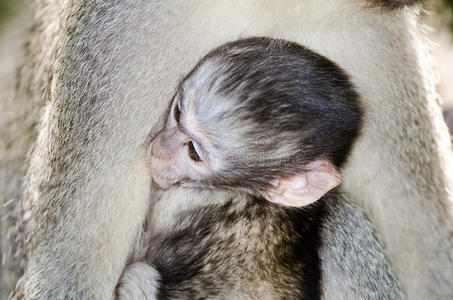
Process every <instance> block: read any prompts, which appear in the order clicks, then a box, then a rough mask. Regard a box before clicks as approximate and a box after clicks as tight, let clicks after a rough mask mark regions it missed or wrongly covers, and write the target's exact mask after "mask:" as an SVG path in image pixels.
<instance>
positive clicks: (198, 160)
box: [189, 141, 201, 162]
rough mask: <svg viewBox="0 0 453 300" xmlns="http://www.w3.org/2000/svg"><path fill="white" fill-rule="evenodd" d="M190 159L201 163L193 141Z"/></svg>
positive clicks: (190, 143)
mask: <svg viewBox="0 0 453 300" xmlns="http://www.w3.org/2000/svg"><path fill="white" fill-rule="evenodd" d="M189 157H190V159H191V160H193V161H196V162H200V161H201V158H200V155H198V153H197V150H196V149H195V146H194V145H193V143H192V141H190V142H189Z"/></svg>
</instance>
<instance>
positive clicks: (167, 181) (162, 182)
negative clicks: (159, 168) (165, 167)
mask: <svg viewBox="0 0 453 300" xmlns="http://www.w3.org/2000/svg"><path fill="white" fill-rule="evenodd" d="M151 177H152V179H153V181H154V183H156V184H157V185H158V186H159V187H160V188H161V189H164V190H168V189H169V188H171V187H172V186H174V185H175V184H177V183H178V182H177V181H175V180H172V179H171V178H165V177H161V176H159V175H152V176H151Z"/></svg>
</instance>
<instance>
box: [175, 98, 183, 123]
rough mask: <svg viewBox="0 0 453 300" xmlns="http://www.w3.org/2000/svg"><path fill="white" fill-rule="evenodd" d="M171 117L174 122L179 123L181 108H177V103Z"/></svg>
mask: <svg viewBox="0 0 453 300" xmlns="http://www.w3.org/2000/svg"><path fill="white" fill-rule="evenodd" d="M173 116H174V118H175V120H176V123H179V118H180V117H181V108H180V106H179V101H177V102H176V105H175V109H174V113H173Z"/></svg>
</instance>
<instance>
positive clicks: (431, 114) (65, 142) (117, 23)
mask: <svg viewBox="0 0 453 300" xmlns="http://www.w3.org/2000/svg"><path fill="white" fill-rule="evenodd" d="M415 2H417V1H409V0H408V1H403V0H399V1H398V0H379V1H377V0H375V1H372V0H368V1H367V0H331V1H326V3H323V4H322V5H321V4H320V3H319V1H316V0H285V1H278V2H276V1H264V0H263V1H260V2H258V1H252V0H247V1H226V0H225V1H208V0H201V1H200V0H199V1H177V0H169V1H165V2H163V1H162V2H161V1H152V2H151V1H147V2H146V1H104V2H101V3H100V2H98V1H92V0H85V1H80V2H75V1H72V2H70V1H65V2H63V3H62V2H60V1H57V0H48V1H43V0H42V1H38V7H37V13H36V21H35V22H36V25H35V27H34V32H33V35H32V39H31V43H30V45H29V47H28V49H29V51H28V56H27V57H26V61H25V66H24V68H23V70H22V72H23V74H24V76H22V77H21V82H20V84H19V87H20V88H21V87H23V88H24V89H26V88H29V87H30V84H32V85H31V87H32V89H31V90H28V92H30V93H31V95H26V96H27V97H33V98H38V99H41V101H40V102H38V103H37V104H35V106H34V107H40V105H44V109H43V111H42V114H41V122H40V125H39V127H38V137H37V139H36V141H35V144H34V147H33V154H32V155H31V158H30V165H29V167H28V173H27V174H28V175H27V177H26V181H25V191H24V197H23V206H24V213H23V223H22V224H23V228H24V232H25V234H24V239H23V246H24V252H25V261H26V268H25V273H24V275H23V277H22V279H21V280H20V281H19V284H18V286H17V296H21V295H25V297H26V298H43V299H46V298H52V299H53V298H60V297H63V295H65V296H67V297H68V298H77V299H79V298H95V299H109V298H111V297H112V294H113V291H114V288H115V285H116V283H117V280H118V278H119V276H120V274H121V272H122V269H123V267H124V265H125V263H126V260H127V259H128V257H129V256H133V255H134V249H135V248H136V247H135V245H136V242H137V241H138V240H139V237H140V232H141V226H142V221H143V220H144V218H145V211H146V208H147V206H148V202H149V196H150V192H149V191H150V186H149V184H150V178H149V174H148V173H147V172H146V167H145V166H144V164H145V158H144V157H145V155H144V153H145V151H146V150H147V149H146V145H147V141H148V139H149V133H150V132H151V135H154V134H155V133H156V132H157V131H158V130H159V129H160V126H161V125H162V118H163V115H164V113H163V109H162V108H161V107H166V103H167V101H168V99H170V93H171V91H172V89H171V87H173V86H175V85H176V82H177V80H178V79H179V76H181V74H184V73H186V72H187V71H188V70H189V69H190V68H191V66H192V65H193V64H194V63H195V62H196V61H197V59H198V58H200V57H201V56H202V55H203V54H205V53H206V52H208V51H209V50H210V49H211V48H213V47H214V46H217V45H219V44H221V43H224V42H226V41H230V40H235V39H237V38H240V37H246V36H270V37H279V38H285V39H289V40H293V41H296V42H298V43H301V44H303V45H306V46H307V47H309V48H312V49H313V50H315V51H317V52H319V53H321V54H323V55H325V56H327V57H328V58H330V59H331V60H333V61H335V62H337V63H338V64H339V65H340V66H341V67H342V68H344V69H345V70H346V71H347V72H348V73H349V74H351V76H352V79H353V81H354V83H355V85H356V86H357V87H358V90H359V93H360V94H361V95H362V96H363V100H364V107H365V109H366V113H367V118H366V120H365V125H364V132H363V136H362V137H361V138H360V140H359V141H358V143H357V146H356V148H355V149H354V152H353V153H352V156H351V162H350V164H349V165H348V166H347V167H346V170H345V173H344V183H345V186H346V189H347V191H349V192H350V193H351V195H352V198H353V199H355V200H356V201H357V202H359V203H360V204H361V205H362V206H363V207H364V208H365V209H366V210H367V212H368V214H369V216H370V218H371V219H372V221H373V222H374V224H375V225H376V227H377V228H378V230H379V231H380V232H381V233H382V236H383V238H384V241H385V242H386V245H387V247H388V250H389V255H390V258H391V260H392V261H393V263H394V265H395V268H396V271H397V274H398V275H399V277H400V280H401V283H402V285H403V287H404V288H405V290H406V292H407V294H408V296H409V298H410V299H448V298H449V297H451V296H452V291H451V282H452V278H453V274H452V273H453V267H452V266H453V262H452V260H453V259H452V257H451V255H452V254H451V253H449V250H450V249H451V245H452V240H451V239H452V232H453V229H452V222H451V214H452V212H451V203H450V202H449V201H450V200H449V199H450V198H449V197H450V195H449V191H450V189H451V181H450V175H449V174H448V173H447V172H446V170H448V169H450V168H451V166H452V163H451V158H450V149H449V148H450V143H449V136H448V132H447V129H446V126H445V124H444V123H443V121H442V119H441V110H440V107H439V104H438V101H437V95H436V94H435V92H434V81H433V80H432V74H431V71H430V62H429V61H427V58H426V57H425V54H426V49H425V46H424V38H423V35H421V33H420V28H419V25H418V24H417V20H416V13H417V9H416V8H413V7H411V5H412V4H415ZM42 45H44V46H42ZM34 87H36V88H34ZM19 92H20V91H19ZM150 119H155V122H154V123H147V121H148V120H150ZM30 137H31V138H32V137H33V134H31V135H30ZM6 157H8V154H7V156H6ZM450 252H451V251H450ZM55 270H58V271H57V272H55Z"/></svg>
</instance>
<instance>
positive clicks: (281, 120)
mask: <svg viewBox="0 0 453 300" xmlns="http://www.w3.org/2000/svg"><path fill="white" fill-rule="evenodd" d="M190 88H192V89H195V90H197V96H196V98H197V100H196V101H197V102H196V104H195V106H196V107H197V108H196V109H197V119H198V120H199V121H200V122H201V123H202V124H203V127H205V129H206V131H208V132H209V134H211V135H212V136H215V138H214V140H218V141H224V140H228V137H227V135H230V132H229V131H228V132H226V131H227V130H231V128H236V127H237V128H245V130H242V131H240V135H241V136H238V137H237V139H236V143H232V142H230V143H227V144H226V145H223V147H225V148H227V149H228V151H229V153H228V154H227V155H228V158H227V167H226V169H225V171H223V170H220V171H218V172H217V174H216V175H217V176H216V178H215V179H214V180H213V182H211V184H213V185H215V186H219V185H222V186H233V187H239V186H240V187H242V188H243V187H250V188H253V189H256V188H257V187H263V188H264V187H266V186H267V185H268V183H269V182H270V181H271V180H272V179H275V178H277V177H281V176H289V175H291V174H294V173H295V172H298V171H301V170H303V168H304V165H306V164H307V163H310V162H311V161H313V160H315V159H318V158H325V159H327V160H329V161H331V162H332V163H333V164H334V165H335V166H336V167H337V168H339V167H341V166H342V165H343V163H344V162H345V160H346V158H347V157H348V153H349V151H350V149H351V146H352V143H353V141H354V140H355V138H356V137H357V135H358V134H359V131H360V121H361V108H360V104H359V101H358V98H359V96H358V94H357V93H356V92H355V90H354V87H353V86H352V84H351V82H350V79H349V77H348V75H347V74H346V73H345V72H344V71H343V70H342V69H341V68H340V67H338V66H337V65H336V64H334V63H333V62H331V61H330V60H328V59H327V58H325V57H323V56H321V55H319V54H316V53H314V52H312V51H310V50H308V49H306V48H304V47H302V46H300V45H298V44H296V43H292V42H288V41H284V40H276V39H270V38H250V39H244V40H239V41H235V42H231V43H228V44H226V45H224V46H221V47H219V48H217V49H215V50H213V51H212V52H210V53H209V54H208V55H207V56H206V57H205V58H203V59H202V60H201V61H200V62H199V63H198V64H197V66H196V67H195V69H194V70H193V71H192V72H191V73H190V74H189V75H188V76H187V77H186V78H185V79H184V81H183V83H182V90H183V91H184V90H186V89H190ZM200 91H201V92H200ZM210 95H213V96H211V97H210ZM219 98H220V99H222V100H221V101H223V102H220V101H219V100H218V99H219ZM213 101H218V102H215V103H216V104H215V105H214V104H212V103H210V102H213ZM226 102H230V103H231V105H230V106H227V107H228V109H224V110H222V109H221V108H218V107H220V106H222V105H224V104H225V103H226ZM207 105H212V106H211V108H210V110H211V111H212V110H218V113H215V114H212V116H211V117H210V118H208V117H206V113H205V112H200V110H201V108H202V107H205V106H207ZM225 119H230V120H231V121H230V122H229V123H228V125H227V126H225V128H222V129H223V130H222V129H219V127H221V125H219V124H221V123H222V122H225V121H224V120H225ZM217 146H218V147H219V148H222V143H221V142H219V145H217ZM282 149H283V150H282Z"/></svg>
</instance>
